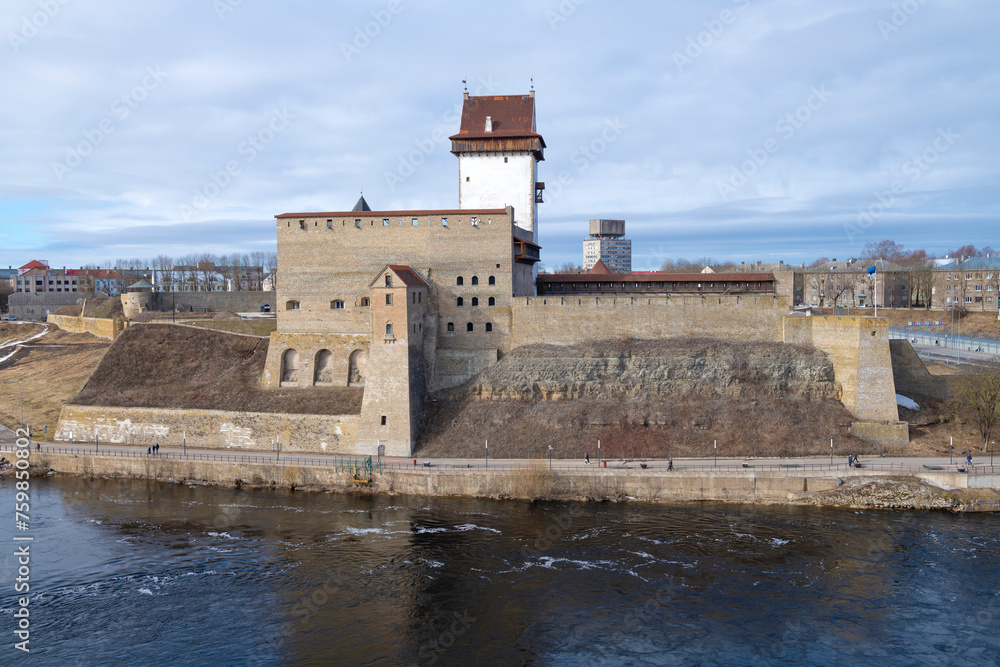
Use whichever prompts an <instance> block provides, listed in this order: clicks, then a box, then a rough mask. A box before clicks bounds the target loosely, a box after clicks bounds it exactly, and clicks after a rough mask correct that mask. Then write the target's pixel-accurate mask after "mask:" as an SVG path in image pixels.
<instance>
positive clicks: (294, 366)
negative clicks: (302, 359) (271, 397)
mask: <svg viewBox="0 0 1000 667" xmlns="http://www.w3.org/2000/svg"><path fill="white" fill-rule="evenodd" d="M298 373H299V353H298V352H296V351H295V350H285V353H284V354H282V355H281V382H282V383H285V382H290V383H292V384H294V383H295V381H296V379H297V377H298Z"/></svg>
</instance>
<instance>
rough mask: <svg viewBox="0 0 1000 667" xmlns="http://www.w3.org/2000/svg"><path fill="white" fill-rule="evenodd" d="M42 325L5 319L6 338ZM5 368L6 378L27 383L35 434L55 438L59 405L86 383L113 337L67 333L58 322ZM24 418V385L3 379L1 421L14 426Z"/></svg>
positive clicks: (2, 335) (0, 332)
mask: <svg viewBox="0 0 1000 667" xmlns="http://www.w3.org/2000/svg"><path fill="white" fill-rule="evenodd" d="M41 330H42V327H41V326H40V325H37V324H20V325H15V324H7V323H3V324H0V341H6V340H11V339H14V338H24V337H26V336H27V335H30V333H31V332H36V331H41ZM28 345H29V347H27V348H26V349H24V350H23V351H22V352H21V353H20V354H18V355H17V356H16V357H14V358H13V359H11V360H9V361H8V362H7V363H5V364H4V365H3V366H2V367H0V383H8V382H13V381H17V382H20V383H21V386H20V389H21V396H22V398H23V403H24V421H25V423H26V424H28V425H30V426H31V427H32V435H33V436H37V437H39V438H41V437H43V434H44V428H43V427H44V426H48V435H49V437H51V436H52V434H53V433H54V432H55V426H56V422H57V421H58V419H59V410H60V409H61V408H62V406H63V404H64V403H66V402H67V401H69V399H70V398H72V397H73V396H74V395H75V394H76V393H77V392H78V391H80V388H81V387H82V386H83V385H84V383H86V381H87V378H89V377H90V374H91V372H92V371H93V370H94V369H95V368H96V367H97V365H98V364H99V363H100V361H101V359H102V358H104V354H105V353H106V352H107V350H108V348H109V347H110V346H111V342H110V341H107V340H104V339H101V338H97V337H95V336H91V335H90V334H74V333H66V332H65V331H61V330H59V329H58V328H56V327H52V328H51V330H50V333H49V334H47V335H45V336H43V337H42V338H39V339H36V340H34V341H32V342H31V343H29V344H28ZM19 421H20V410H19V405H18V386H17V385H16V384H0V423H3V424H5V425H7V426H10V427H13V426H15V425H16V424H18V423H19Z"/></svg>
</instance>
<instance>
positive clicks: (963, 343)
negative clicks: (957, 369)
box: [889, 329, 1000, 355]
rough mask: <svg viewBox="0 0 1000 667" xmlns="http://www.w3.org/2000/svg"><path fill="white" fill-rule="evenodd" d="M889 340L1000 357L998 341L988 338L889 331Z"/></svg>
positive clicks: (898, 330)
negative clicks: (900, 340)
mask: <svg viewBox="0 0 1000 667" xmlns="http://www.w3.org/2000/svg"><path fill="white" fill-rule="evenodd" d="M889 338H890V339H893V338H895V339H903V340H908V341H910V342H912V343H916V344H917V345H929V346H932V347H943V348H945V349H949V350H962V351H963V352H981V353H983V354H998V355H1000V341H998V340H991V339H989V338H969V337H966V336H952V335H951V334H932V333H927V332H925V331H907V330H906V329H889Z"/></svg>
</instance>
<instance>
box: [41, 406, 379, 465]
mask: <svg viewBox="0 0 1000 667" xmlns="http://www.w3.org/2000/svg"><path fill="white" fill-rule="evenodd" d="M358 418H359V416H358V415H299V414H273V413H260V412H225V411H222V410H163V409H156V408H114V407H101V406H83V405H66V406H63V409H62V411H61V412H60V414H59V427H58V429H57V431H56V434H55V437H54V439H55V440H56V441H59V442H70V441H73V442H94V441H95V440H97V441H100V442H107V443H119V444H137V445H147V446H148V445H154V444H160V445H167V446H174V447H180V446H181V445H183V444H184V443H185V442H186V443H187V444H188V445H190V446H192V447H199V448H209V449H228V450H241V451H250V452H270V451H272V448H273V446H274V441H275V439H277V441H278V442H279V443H280V444H281V449H282V451H289V452H319V453H327V454H359V453H360V452H357V451H356V449H355V443H356V441H357V432H358Z"/></svg>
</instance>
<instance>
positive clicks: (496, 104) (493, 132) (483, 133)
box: [449, 92, 545, 161]
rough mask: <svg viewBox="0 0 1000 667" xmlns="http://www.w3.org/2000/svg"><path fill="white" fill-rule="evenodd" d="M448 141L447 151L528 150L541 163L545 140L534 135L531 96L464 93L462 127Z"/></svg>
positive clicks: (532, 101)
mask: <svg viewBox="0 0 1000 667" xmlns="http://www.w3.org/2000/svg"><path fill="white" fill-rule="evenodd" d="M449 139H451V152H452V153H455V154H458V153H477V152H479V153H481V152H488V153H494V152H503V151H531V152H533V153H534V154H535V159H536V160H539V161H541V160H544V159H545V158H544V157H543V150H544V149H545V140H544V139H543V138H542V135H540V134H538V133H537V132H535V94H534V92H532V93H530V94H528V95H484V96H482V97H470V96H469V94H468V93H466V94H465V101H464V102H463V104H462V124H461V126H460V128H459V131H458V134H455V135H452V136H451V137H449Z"/></svg>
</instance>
